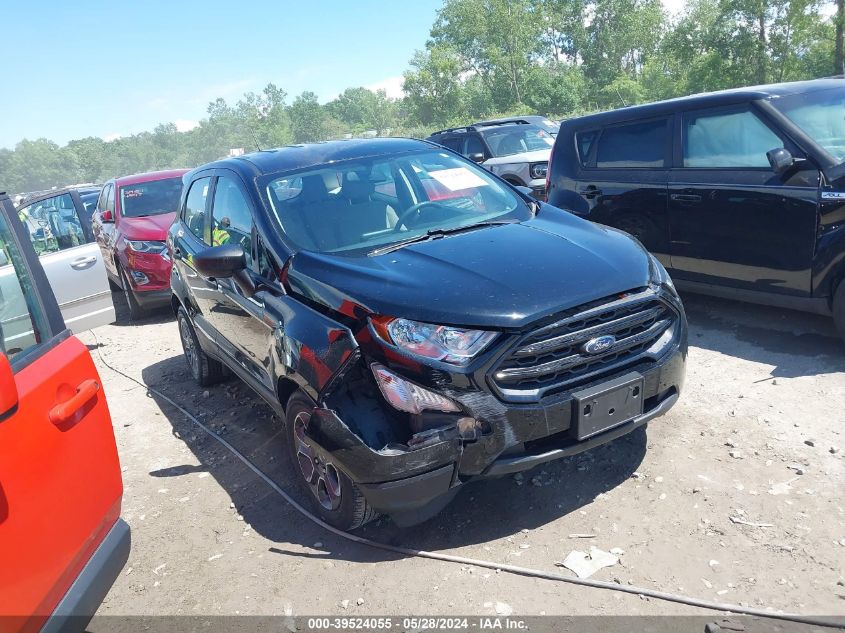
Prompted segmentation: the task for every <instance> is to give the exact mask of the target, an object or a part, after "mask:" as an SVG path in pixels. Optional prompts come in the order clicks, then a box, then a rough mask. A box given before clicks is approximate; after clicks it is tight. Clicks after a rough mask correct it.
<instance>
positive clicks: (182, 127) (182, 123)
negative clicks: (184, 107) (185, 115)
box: [173, 119, 200, 132]
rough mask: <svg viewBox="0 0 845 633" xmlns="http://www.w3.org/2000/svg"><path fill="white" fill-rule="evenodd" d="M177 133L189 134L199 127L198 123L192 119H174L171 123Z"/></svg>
mask: <svg viewBox="0 0 845 633" xmlns="http://www.w3.org/2000/svg"><path fill="white" fill-rule="evenodd" d="M173 123H174V124H175V125H176V130H177V131H178V132H190V131H191V130H193V129H194V128H195V127H199V124H200V122H199V121H194V120H193V119H176V120H175V121H173Z"/></svg>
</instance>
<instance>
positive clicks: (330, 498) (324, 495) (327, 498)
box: [293, 411, 341, 510]
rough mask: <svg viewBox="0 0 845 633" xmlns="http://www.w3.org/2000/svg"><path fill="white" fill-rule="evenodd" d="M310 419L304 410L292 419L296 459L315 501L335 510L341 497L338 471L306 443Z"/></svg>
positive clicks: (327, 508)
mask: <svg viewBox="0 0 845 633" xmlns="http://www.w3.org/2000/svg"><path fill="white" fill-rule="evenodd" d="M310 419H311V416H310V415H309V414H308V413H307V412H306V411H302V412H300V413H299V414H297V416H296V418H295V419H294V423H293V435H294V442H295V443H296V461H297V463H298V465H299V470H300V472H301V473H302V477H303V478H304V479H305V483H307V484H308V487H309V488H310V489H311V492H312V494H313V495H314V497H315V498H316V499H317V502H318V503H319V504H320V505H321V506H322V507H323V508H325V509H326V510H337V509H338V508H339V507H340V498H341V488H340V473H339V472H338V470H337V468H336V467H335V466H334V464H332V463H331V462H324V461H323V460H321V459H320V458H319V457H318V456H317V454H316V452H315V451H314V449H313V448H312V447H311V445H310V444H309V443H308V436H307V434H306V432H307V430H308V422H309V421H310Z"/></svg>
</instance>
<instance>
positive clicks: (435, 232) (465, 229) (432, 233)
mask: <svg viewBox="0 0 845 633" xmlns="http://www.w3.org/2000/svg"><path fill="white" fill-rule="evenodd" d="M517 222H519V220H491V221H489V222H479V223H478V224H470V225H468V226H459V227H455V228H453V229H430V230H428V231H426V232H425V233H423V234H422V235H417V236H416V237H411V238H408V239H407V240H402V241H401V242H394V243H393V244H388V245H387V246H380V247H379V248H376V249H373V250H371V251H370V252H369V253H367V255H369V256H370V257H375V256H376V255H384V254H385V253H392V252H393V251H398V250H399V249H400V248H405V247H406V246H409V245H411V244H417V243H419V242H427V241H429V240H436V239H439V238H441V237H446V236H447V235H455V234H456V233H469V232H470V231H475V230H477V229H483V228H484V227H487V226H501V225H503V224H516V223H517Z"/></svg>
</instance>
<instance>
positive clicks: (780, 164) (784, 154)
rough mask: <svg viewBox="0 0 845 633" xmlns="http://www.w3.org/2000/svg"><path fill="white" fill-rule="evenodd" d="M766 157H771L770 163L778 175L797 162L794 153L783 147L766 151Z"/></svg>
mask: <svg viewBox="0 0 845 633" xmlns="http://www.w3.org/2000/svg"><path fill="white" fill-rule="evenodd" d="M766 158H768V159H769V165H771V166H772V170H773V171H774V172H775V173H776V174H778V175H781V174H783V173H785V172H786V171H788V170H789V168H790V167H792V166H793V165H794V164H795V159H794V158H793V157H792V153H791V152H790V151H789V150H788V149H785V148H783V147H776V148H775V149H770V150H769V151H768V152H766Z"/></svg>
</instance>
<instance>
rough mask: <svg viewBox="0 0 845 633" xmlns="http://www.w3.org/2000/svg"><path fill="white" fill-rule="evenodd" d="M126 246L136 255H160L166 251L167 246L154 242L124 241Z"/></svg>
mask: <svg viewBox="0 0 845 633" xmlns="http://www.w3.org/2000/svg"><path fill="white" fill-rule="evenodd" d="M126 244H127V245H128V246H129V248H131V249H132V250H133V251H135V252H136V253H150V254H152V255H161V254H163V253H164V251H165V250H167V244H166V243H164V242H159V241H156V240H126Z"/></svg>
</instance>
